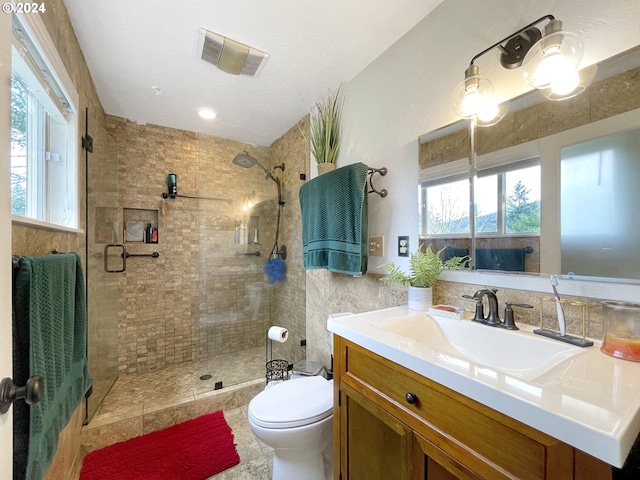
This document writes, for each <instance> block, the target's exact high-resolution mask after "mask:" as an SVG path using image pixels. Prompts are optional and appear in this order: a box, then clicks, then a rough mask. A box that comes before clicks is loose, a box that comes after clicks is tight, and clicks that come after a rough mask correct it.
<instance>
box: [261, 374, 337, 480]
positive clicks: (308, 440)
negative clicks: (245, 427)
mask: <svg viewBox="0 0 640 480" xmlns="http://www.w3.org/2000/svg"><path fill="white" fill-rule="evenodd" d="M249 425H251V429H252V430H253V433H255V435H256V437H258V439H260V440H261V441H262V442H264V443H265V444H267V445H269V446H270V447H272V448H273V450H274V458H273V480H292V479H304V480H328V479H331V478H333V471H332V469H333V461H332V459H333V456H332V452H333V446H332V439H333V381H327V380H326V379H325V378H324V377H320V376H317V377H302V378H299V379H296V380H288V381H286V382H282V383H278V384H275V385H273V386H272V387H270V388H267V389H265V390H263V391H262V392H260V393H259V394H258V395H256V396H255V397H254V398H253V399H252V400H251V402H250V403H249Z"/></svg>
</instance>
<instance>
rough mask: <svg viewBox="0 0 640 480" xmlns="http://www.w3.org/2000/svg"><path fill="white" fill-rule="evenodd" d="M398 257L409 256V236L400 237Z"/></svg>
mask: <svg viewBox="0 0 640 480" xmlns="http://www.w3.org/2000/svg"><path fill="white" fill-rule="evenodd" d="M398 256H399V257H408V256H409V235H403V236H401V237H398Z"/></svg>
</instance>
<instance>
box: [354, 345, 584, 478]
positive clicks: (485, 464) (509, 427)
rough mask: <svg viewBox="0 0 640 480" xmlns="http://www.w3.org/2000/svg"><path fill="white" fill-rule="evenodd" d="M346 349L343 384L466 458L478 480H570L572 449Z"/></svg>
mask: <svg viewBox="0 0 640 480" xmlns="http://www.w3.org/2000/svg"><path fill="white" fill-rule="evenodd" d="M345 343H346V347H347V348H346V357H345V358H344V360H345V367H346V368H345V370H346V372H345V373H346V375H344V376H343V377H342V381H343V382H345V383H347V384H349V385H350V386H352V387H354V388H358V387H360V389H361V390H362V389H363V388H362V387H366V388H371V389H372V390H373V392H372V394H373V395H375V396H376V397H378V399H379V400H378V401H381V402H383V403H384V404H385V405H384V408H386V409H388V410H389V411H390V412H391V413H392V414H393V415H395V416H397V418H399V419H400V420H401V421H403V422H405V423H406V424H407V425H409V426H410V427H411V428H413V429H414V430H415V431H416V432H417V433H419V434H420V435H422V436H424V437H425V438H426V439H427V440H429V441H430V442H432V443H433V444H434V445H436V446H438V447H439V448H441V449H442V450H443V451H445V452H447V453H448V454H450V455H452V456H453V457H454V458H460V457H463V458H464V463H465V464H466V465H467V466H469V467H470V468H471V469H472V470H473V471H475V472H476V473H478V474H479V475H481V476H483V477H485V478H499V477H502V478H512V477H517V478H530V479H540V478H571V476H572V470H573V450H572V449H571V448H570V447H569V446H568V445H566V444H563V443H562V442H559V441H558V440H556V439H554V438H552V437H549V436H548V435H545V434H543V433H541V432H538V431H537V430H534V429H532V428H530V427H528V426H526V425H524V424H522V423H520V422H517V421H515V420H513V419H511V418H509V417H507V416H505V415H502V414H500V413H499V412H497V411H495V410H491V409H490V408H487V407H486V406H484V405H482V404H480V403H478V402H475V401H473V400H471V399H469V398H466V397H463V396H462V395H460V394H458V393H456V392H454V391H452V390H450V389H448V388H446V387H443V386H442V385H439V384H437V383H435V382H432V381H430V380H429V379H426V378H424V377H421V376H420V375H417V374H416V373H414V372H411V371H410V370H408V369H406V368H404V367H402V366H400V365H397V364H395V363H393V362H390V361H389V360H386V359H384V358H382V357H380V356H378V355H376V354H374V353H372V352H370V351H368V350H364V349H362V348H361V347H358V346H357V345H354V344H351V343H350V342H345ZM358 384H360V385H358ZM366 388H364V390H366ZM408 393H409V394H412V395H414V396H415V402H414V403H409V402H408V401H407V398H406V395H407V394H408ZM365 394H366V392H365Z"/></svg>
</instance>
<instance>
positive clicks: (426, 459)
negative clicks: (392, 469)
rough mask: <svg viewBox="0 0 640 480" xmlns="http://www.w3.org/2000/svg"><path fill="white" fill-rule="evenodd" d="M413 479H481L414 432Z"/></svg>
mask: <svg viewBox="0 0 640 480" xmlns="http://www.w3.org/2000/svg"><path fill="white" fill-rule="evenodd" d="M412 462H413V464H412V469H411V470H412V476H411V478H412V480H422V479H425V480H426V479H428V480H460V479H464V480H480V479H481V477H479V476H478V475H476V474H475V473H473V472H472V471H471V470H469V469H468V468H467V467H465V466H464V465H462V464H461V463H460V462H458V461H457V460H456V459H454V458H453V457H451V456H450V455H448V454H447V453H445V452H443V451H442V450H440V449H439V448H438V447H436V446H435V445H434V444H433V443H431V442H430V441H429V440H427V439H426V438H424V437H423V436H421V435H418V434H417V433H415V432H414V434H413V458H412Z"/></svg>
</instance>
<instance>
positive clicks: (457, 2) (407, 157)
mask: <svg viewBox="0 0 640 480" xmlns="http://www.w3.org/2000/svg"><path fill="white" fill-rule="evenodd" d="M546 14H552V15H554V16H555V17H556V18H557V19H559V20H562V21H563V23H564V29H566V30H570V31H573V32H576V33H578V34H579V35H580V36H582V37H583V38H584V40H585V49H586V53H585V58H584V60H583V64H582V66H587V65H591V64H593V63H595V62H598V61H600V60H602V59H604V58H607V57H609V56H612V55H615V54H617V53H620V52H622V51H624V50H627V49H629V48H631V47H633V46H635V45H638V44H640V1H638V0H626V1H623V0H614V1H611V2H603V1H601V0H583V1H575V0H574V1H567V0H562V1H560V0H557V1H551V0H540V1H532V0H527V1H525V0H482V1H472V0H445V1H444V2H443V3H442V4H440V6H438V7H437V8H436V9H435V10H434V11H433V12H432V13H430V14H429V15H428V16H427V17H425V18H424V19H423V20H421V21H420V22H419V23H418V24H417V25H416V26H415V27H414V28H413V29H412V30H411V31H409V32H408V33H407V34H406V35H405V36H404V37H402V38H401V39H400V40H399V41H398V42H396V43H395V44H394V45H393V46H392V47H390V48H389V49H388V50H387V51H386V52H384V53H383V54H382V55H380V56H379V57H378V58H377V59H376V60H375V61H373V62H372V63H371V64H370V65H369V66H368V67H367V68H365V69H364V70H363V71H362V72H360V73H359V74H358V75H357V76H356V77H354V78H353V79H352V80H351V81H349V82H347V83H345V84H344V85H343V87H342V92H343V94H344V97H345V104H344V111H343V142H344V143H343V146H342V148H341V151H340V156H339V158H338V166H343V165H346V164H350V163H355V162H359V161H361V162H364V163H366V164H368V165H369V166H373V167H383V166H385V167H387V168H388V169H389V173H388V175H387V176H386V177H382V178H381V177H379V176H377V175H376V176H375V177H374V185H376V186H377V187H378V188H386V189H387V190H388V191H389V195H388V196H387V197H386V198H384V199H382V198H380V197H378V196H377V195H374V194H371V195H370V196H369V202H370V203H369V205H370V212H369V224H370V228H369V232H370V235H383V236H384V237H385V244H386V245H385V256H384V257H382V258H377V257H374V258H370V260H369V271H370V272H374V273H375V272H377V273H383V271H382V270H378V269H377V268H376V267H377V266H378V265H380V264H381V263H382V262H386V261H394V262H396V263H399V264H401V265H402V264H403V260H404V259H399V258H398V257H397V252H396V246H395V243H396V240H397V236H398V235H410V236H411V250H414V249H415V247H416V245H417V242H418V228H417V225H418V208H417V202H418V194H417V192H418V189H417V183H418V140H417V139H418V136H419V135H421V134H424V133H426V132H428V131H431V130H433V129H436V128H439V127H442V126H444V125H446V124H448V123H451V122H453V121H455V120H456V117H455V115H454V113H453V110H452V108H451V101H450V98H451V92H452V91H453V89H454V87H455V85H456V84H457V83H458V82H460V81H461V80H462V79H463V78H464V70H465V68H466V67H467V66H468V65H469V61H470V60H471V58H472V57H473V56H474V55H476V54H477V53H479V52H480V51H482V50H484V49H485V48H487V47H489V46H491V45H492V44H494V43H495V42H497V41H498V40H500V39H501V38H503V37H505V36H507V35H509V34H510V33H512V32H514V31H516V30H518V29H520V28H522V27H523V26H525V25H527V24H529V23H531V22H533V21H534V20H536V19H537V18H539V17H542V16H543V15H546ZM545 24H546V22H543V23H542V24H541V25H543V26H544V25H545ZM476 65H478V66H479V67H480V70H481V73H482V74H484V75H487V76H489V77H490V78H491V79H492V81H493V82H494V84H495V87H496V92H504V97H505V98H511V97H513V96H515V95H518V94H520V93H523V92H524V91H526V90H527V88H526V85H525V84H524V81H523V80H522V79H521V76H520V74H519V72H518V71H515V72H514V71H507V70H505V69H503V68H502V67H500V63H499V60H498V52H497V50H495V49H494V51H492V52H490V53H488V54H486V55H484V56H483V57H481V58H480V59H479V60H478V61H477V62H476ZM314 170H315V169H313V168H312V171H314ZM405 264H406V263H405Z"/></svg>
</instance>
